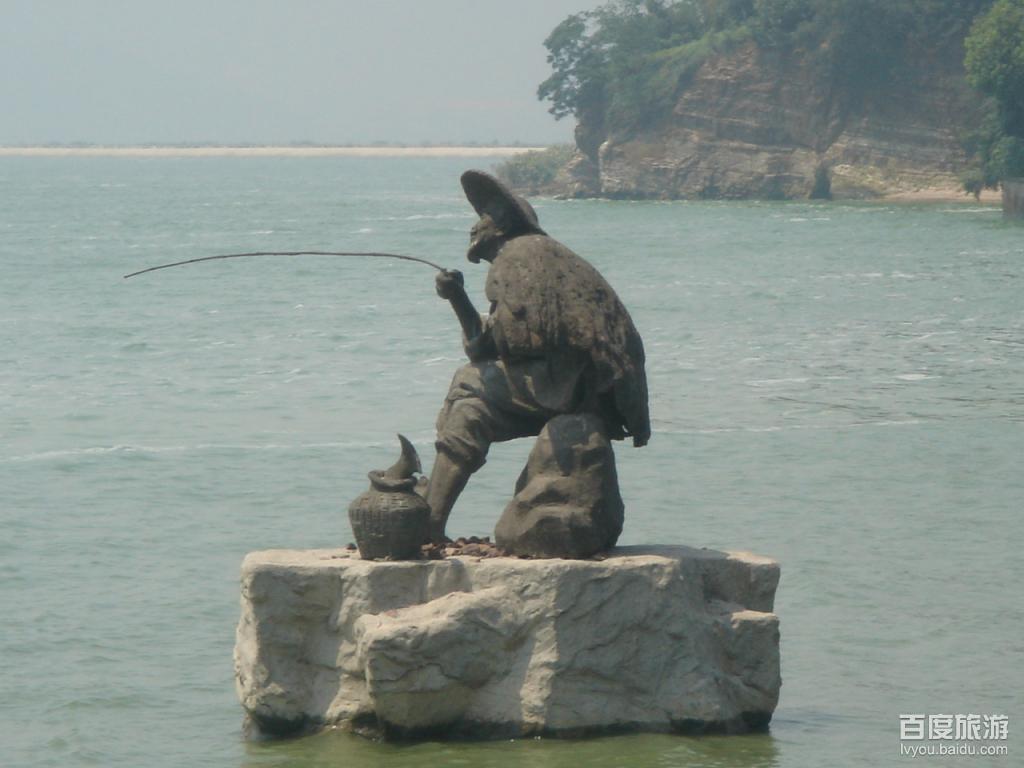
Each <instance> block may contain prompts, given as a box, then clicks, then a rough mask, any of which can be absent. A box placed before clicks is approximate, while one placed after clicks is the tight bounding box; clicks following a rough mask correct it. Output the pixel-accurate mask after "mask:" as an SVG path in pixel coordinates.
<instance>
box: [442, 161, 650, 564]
mask: <svg viewBox="0 0 1024 768" xmlns="http://www.w3.org/2000/svg"><path fill="white" fill-rule="evenodd" d="M462 187H463V190H464V191H465V193H466V197H467V198H468V199H469V202H470V203H471V204H472V206H473V208H474V209H475V210H476V212H477V214H479V216H480V220H479V221H478V222H477V223H476V225H475V226H474V227H473V229H472V232H471V235H470V245H469V251H468V253H467V257H468V259H469V260H470V261H471V262H474V263H478V262H480V261H481V260H482V261H487V262H489V263H490V265H491V267H490V270H489V271H488V274H487V282H486V294H487V298H488V299H489V300H490V302H491V306H490V313H489V314H488V316H487V318H486V320H484V319H482V318H481V317H480V314H479V313H478V312H477V310H476V309H475V308H474V306H473V303H472V301H471V300H470V299H469V297H468V296H467V295H466V291H465V289H464V288H463V280H462V274H461V273H459V272H457V271H445V272H442V273H441V274H439V275H438V277H437V293H438V295H440V296H441V297H442V298H445V299H447V300H448V301H449V302H450V303H451V305H452V308H453V309H454V310H455V314H456V316H457V317H458V319H459V322H460V323H461V325H462V330H463V342H464V348H465V350H466V355H467V357H469V360H470V362H469V364H467V365H465V366H463V367H462V368H460V369H459V370H458V371H457V372H456V374H455V377H454V379H453V380H452V384H451V387H450V389H449V392H448V396H447V397H446V398H445V403H444V406H443V408H442V409H441V414H440V416H439V417H438V421H437V442H436V447H437V457H436V460H435V462H434V467H433V471H432V472H431V475H430V483H429V486H428V490H427V501H428V503H429V505H430V509H431V538H432V539H433V540H434V541H435V542H436V541H441V540H443V539H444V537H445V527H446V524H447V521H448V516H449V515H450V513H451V510H452V506H453V505H454V504H455V500H456V499H457V498H458V496H459V494H460V493H461V492H462V490H463V488H465V486H466V483H467V482H468V480H469V477H470V475H472V474H473V473H474V472H476V471H477V470H478V469H479V468H480V467H481V466H483V464H484V461H485V460H486V457H487V451H488V449H489V448H490V445H491V443H495V442H502V441H505V440H512V439H514V438H517V437H527V436H532V435H538V434H539V435H541V438H540V440H539V441H538V443H537V446H536V447H535V448H534V451H533V453H532V454H531V456H530V458H529V461H528V463H527V466H526V468H525V469H524V470H523V474H522V476H521V477H520V478H519V482H518V483H517V484H516V489H515V497H514V498H513V500H512V502H511V503H509V505H508V506H507V507H506V509H505V512H504V514H503V515H502V517H501V519H500V520H499V522H498V526H497V529H496V531H495V534H496V539H497V544H498V546H499V547H501V548H502V549H503V550H505V551H506V552H508V553H509V554H516V555H530V556H533V557H589V556H591V555H593V554H595V553H597V552H601V551H603V550H606V549H609V548H611V547H612V546H614V544H615V542H616V540H617V539H618V537H619V534H620V533H621V531H622V518H623V504H622V499H621V497H620V496H619V489H618V481H617V479H616V474H615V456H614V454H613V452H612V448H611V443H610V439H614V440H621V439H623V438H625V437H631V438H632V440H633V445H635V446H636V447H640V446H643V445H645V444H646V443H647V441H648V439H649V438H650V434H651V427H650V417H649V415H648V406H647V378H646V373H645V371H644V347H643V342H642V341H641V340H640V334H639V333H637V330H636V328H635V327H634V326H633V321H632V320H631V319H630V316H629V312H627V311H626V308H625V307H624V306H623V304H622V302H621V301H620V300H619V297H618V296H617V295H616V294H615V291H614V290H613V289H612V287H611V286H610V285H608V283H607V282H606V281H605V279H604V278H603V277H601V275H600V274H599V273H598V271H597V270H596V269H594V267H592V266H591V265H590V264H588V263H587V262H586V261H585V260H583V259H582V258H580V257H579V256H577V255H576V254H575V253H573V252H572V251H571V250H569V249H568V248H566V247H565V246H564V245H562V244H561V243H559V242H558V241H556V240H554V239H553V238H551V237H549V236H548V235H547V234H546V233H545V232H544V230H543V229H541V227H540V224H539V222H538V220H537V215H536V213H535V212H534V210H533V208H532V207H531V206H530V204H529V203H528V202H526V201H525V200H524V199H522V198H520V197H518V196H516V195H514V194H513V193H512V192H510V191H509V190H508V189H507V188H506V187H505V186H504V185H502V184H501V182H499V181H498V180H497V179H495V178H494V177H493V176H490V175H489V174H486V173H483V172H480V171H467V172H466V173H464V174H463V175H462Z"/></svg>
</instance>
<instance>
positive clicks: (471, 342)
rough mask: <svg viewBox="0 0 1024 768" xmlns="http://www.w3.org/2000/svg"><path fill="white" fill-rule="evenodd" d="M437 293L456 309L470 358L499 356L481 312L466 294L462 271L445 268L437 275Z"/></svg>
mask: <svg viewBox="0 0 1024 768" xmlns="http://www.w3.org/2000/svg"><path fill="white" fill-rule="evenodd" d="M437 295H438V296H440V297H441V298H443V299H447V300H448V303H449V304H451V305H452V309H453V310H454V311H455V316H456V317H457V318H458V319H459V324H460V325H461V326H462V337H463V338H462V345H463V348H464V349H465V350H466V356H467V357H469V359H470V360H472V361H473V362H476V361H477V360H485V359H488V358H493V357H496V356H497V350H496V349H495V347H494V340H493V339H492V338H491V334H490V333H489V332H487V331H486V329H485V328H484V323H483V321H482V320H481V318H480V313H479V312H477V311H476V307H474V306H473V302H472V301H470V298H469V296H467V295H466V289H465V287H464V285H463V280H462V273H461V272H459V271H458V270H454V269H452V270H445V271H444V272H441V273H440V274H438V276H437Z"/></svg>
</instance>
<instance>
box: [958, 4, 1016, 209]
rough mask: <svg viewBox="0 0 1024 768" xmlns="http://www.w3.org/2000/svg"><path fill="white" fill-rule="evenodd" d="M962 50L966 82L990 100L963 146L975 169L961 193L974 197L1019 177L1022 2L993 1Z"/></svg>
mask: <svg viewBox="0 0 1024 768" xmlns="http://www.w3.org/2000/svg"><path fill="white" fill-rule="evenodd" d="M964 47H965V49H966V51H967V53H966V57H965V59H964V67H965V68H966V69H967V79H968V81H970V83H971V85H973V86H974V87H975V88H977V89H978V90H979V91H981V92H982V93H984V94H986V95H987V96H989V97H991V102H990V108H989V111H988V113H987V115H986V117H985V119H984V121H983V122H982V125H981V126H980V127H979V129H978V130H977V131H976V132H974V133H973V134H971V135H970V136H968V137H967V140H966V142H965V148H966V149H967V151H968V153H970V154H971V155H972V156H973V157H974V159H975V161H976V163H977V165H976V167H975V168H973V169H971V170H970V171H969V172H968V173H967V174H966V175H965V177H964V179H963V182H964V188H965V189H966V190H967V191H969V192H974V193H975V194H977V193H978V192H979V191H980V190H981V188H983V187H995V186H996V185H997V184H998V183H999V181H1000V180H1001V179H1005V178H1013V177H1020V176H1024V0H998V2H996V3H995V5H993V6H992V8H991V9H990V10H989V11H988V12H987V13H985V14H983V15H981V16H979V17H978V18H977V20H976V21H975V22H974V25H973V26H972V27H971V32H970V34H969V35H968V36H967V39H966V40H965V41H964Z"/></svg>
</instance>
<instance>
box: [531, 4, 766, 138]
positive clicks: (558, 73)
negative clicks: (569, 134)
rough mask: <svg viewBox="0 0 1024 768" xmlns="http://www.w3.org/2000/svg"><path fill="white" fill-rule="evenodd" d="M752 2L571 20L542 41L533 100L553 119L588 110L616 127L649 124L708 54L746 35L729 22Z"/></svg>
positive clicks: (623, 7) (600, 13) (630, 9)
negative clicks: (542, 74) (546, 70)
mask: <svg viewBox="0 0 1024 768" xmlns="http://www.w3.org/2000/svg"><path fill="white" fill-rule="evenodd" d="M753 3H754V0H613V2H609V3H607V4H606V5H603V6H601V7H599V8H597V9H595V10H593V11H586V12H583V13H577V14H573V15H572V16H569V17H568V18H567V19H565V20H564V21H563V22H562V23H561V24H559V25H558V26H557V27H555V29H554V30H553V31H552V32H551V34H550V35H549V36H548V38H547V40H545V41H544V45H545V47H546V48H547V49H548V63H549V64H550V65H551V68H552V70H553V71H552V74H551V76H550V77H549V78H548V79H547V80H545V81H544V82H543V83H541V85H540V87H539V88H538V90H537V96H538V97H539V98H540V99H542V100H548V101H550V102H551V108H550V112H551V114H553V115H554V116H555V117H556V118H561V117H565V116H567V115H570V114H573V115H576V116H577V117H580V116H581V115H582V114H586V113H588V112H589V111H591V110H595V109H596V110H602V111H606V112H607V115H608V117H609V118H610V121H611V124H612V125H613V126H618V127H623V126H630V125H633V124H636V123H638V122H641V121H644V120H647V119H650V118H652V117H655V116H657V115H658V114H659V113H660V112H662V111H664V110H665V109H666V108H668V107H670V106H671V104H672V100H673V99H674V97H675V96H676V95H677V93H678V90H679V87H680V85H681V83H682V82H683V81H684V80H685V79H686V77H688V76H689V75H692V74H693V72H695V71H696V70H697V68H698V67H699V66H700V65H701V64H702V63H703V62H704V60H705V59H706V58H707V57H708V56H709V55H711V54H712V53H714V52H716V51H720V50H723V49H725V48H727V47H728V46H731V45H735V44H736V43H737V42H739V41H741V40H744V39H746V38H747V37H748V36H749V35H748V33H747V30H746V29H745V28H741V27H739V26H738V25H737V24H736V23H735V20H736V18H739V17H742V16H744V15H748V14H750V13H752V12H753ZM709 19H710V21H709Z"/></svg>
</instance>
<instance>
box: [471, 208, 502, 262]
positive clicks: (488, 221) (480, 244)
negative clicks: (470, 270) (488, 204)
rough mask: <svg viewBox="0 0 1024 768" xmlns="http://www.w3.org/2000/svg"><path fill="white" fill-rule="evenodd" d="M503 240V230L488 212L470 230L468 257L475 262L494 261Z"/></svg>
mask: <svg viewBox="0 0 1024 768" xmlns="http://www.w3.org/2000/svg"><path fill="white" fill-rule="evenodd" d="M502 242H503V239H502V233H501V230H500V229H498V225H497V224H495V222H494V219H492V218H491V217H490V216H489V215H487V214H486V213H485V214H484V215H483V216H481V217H480V219H479V220H478V221H477V222H476V224H474V225H473V228H472V229H470V230H469V251H467V253H466V258H467V259H469V260H470V261H472V262H473V263H474V264H476V263H477V262H479V261H480V260H483V261H494V257H495V256H497V255H498V250H499V249H500V248H501V244H502Z"/></svg>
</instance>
